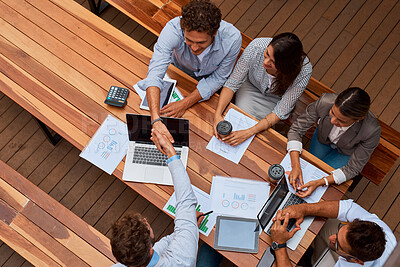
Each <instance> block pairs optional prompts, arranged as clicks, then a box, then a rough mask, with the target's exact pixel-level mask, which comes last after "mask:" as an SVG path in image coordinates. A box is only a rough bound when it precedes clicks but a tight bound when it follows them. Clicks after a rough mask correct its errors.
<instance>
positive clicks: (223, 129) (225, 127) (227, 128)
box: [217, 121, 232, 137]
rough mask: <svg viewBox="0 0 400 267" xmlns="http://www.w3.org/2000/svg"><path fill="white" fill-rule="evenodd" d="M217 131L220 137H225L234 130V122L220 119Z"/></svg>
mask: <svg viewBox="0 0 400 267" xmlns="http://www.w3.org/2000/svg"><path fill="white" fill-rule="evenodd" d="M217 132H218V134H219V136H220V137H225V136H227V135H228V134H230V133H231V132H232V124H231V123H230V122H229V121H220V122H219V123H218V124H217Z"/></svg>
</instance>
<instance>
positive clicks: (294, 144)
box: [287, 140, 303, 154]
mask: <svg viewBox="0 0 400 267" xmlns="http://www.w3.org/2000/svg"><path fill="white" fill-rule="evenodd" d="M287 151H288V153H290V152H291V151H299V152H300V154H301V152H303V144H302V143H301V142H299V141H296V140H291V141H289V142H288V143H287Z"/></svg>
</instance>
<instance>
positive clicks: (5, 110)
mask: <svg viewBox="0 0 400 267" xmlns="http://www.w3.org/2000/svg"><path fill="white" fill-rule="evenodd" d="M75 1H77V2H79V3H80V4H82V5H83V6H85V7H87V8H88V7H89V5H88V3H87V1H86V0H75ZM214 2H215V3H217V5H218V6H219V7H220V8H221V10H222V13H223V17H224V19H225V20H227V21H229V22H231V23H233V24H234V25H235V26H236V27H237V28H238V29H239V30H241V31H242V32H244V33H245V34H247V35H249V36H250V37H252V38H255V37H259V36H273V35H274V34H276V33H280V32H284V31H293V32H295V33H296V34H297V35H298V36H299V37H300V39H301V40H302V42H303V45H304V48H305V51H306V52H307V54H308V56H309V57H310V59H311V62H312V64H313V77H315V78H316V79H318V80H320V81H322V82H323V83H324V84H326V85H328V86H330V87H331V88H333V89H334V90H335V91H337V92H339V91H342V90H344V89H346V88H347V87H349V86H359V87H361V88H364V89H365V90H366V91H367V92H368V93H369V94H370V95H371V98H372V99H373V103H372V111H373V112H374V113H375V115H376V116H378V117H379V118H380V119H382V120H383V121H385V122H386V123H388V124H389V125H391V126H392V127H393V128H395V129H396V130H398V131H400V116H399V113H400V105H399V99H400V90H399V84H400V67H399V64H400V49H399V43H400V42H399V41H400V24H399V21H400V16H399V15H398V14H399V13H400V1H397V0H383V1H378V0H351V1H350V0H324V1H317V0H304V1H301V0H288V1H283V0H214ZM101 17H102V18H103V19H105V20H106V21H108V22H110V23H111V24H112V25H114V26H115V27H117V28H119V29H120V30H121V31H123V32H124V33H126V34H127V35H129V36H131V37H132V38H134V39H135V40H137V41H139V42H141V43H142V44H144V45H145V46H147V47H149V48H152V46H153V45H154V43H155V41H156V37H155V36H154V35H153V34H152V33H150V32H148V31H147V30H145V29H144V28H143V27H141V26H140V25H138V24H137V23H135V22H134V21H132V20H130V19H129V18H128V17H126V16H125V15H124V14H122V13H120V12H118V11H117V10H116V9H114V8H112V7H110V8H108V9H107V10H106V11H105V12H104V13H103V14H102V16H101ZM0 159H1V160H3V161H5V162H7V164H9V165H10V166H11V167H13V168H14V169H16V170H17V171H18V172H20V173H21V174H22V175H24V176H25V177H27V178H28V179H30V180H31V181H32V182H33V183H35V184H37V185H38V186H39V187H40V188H42V189H43V190H44V191H46V192H47V193H49V194H50V195H51V196H52V197H54V198H55V199H56V200H58V201H60V202H61V203H62V204H63V205H65V206H66V207H67V208H69V209H71V210H72V211H73V212H74V213H76V214H77V215H79V216H80V217H82V218H83V219H84V220H85V221H86V222H88V223H90V224H91V225H93V226H94V227H95V228H97V229H98V230H99V231H100V232H102V233H104V234H106V235H107V236H109V234H110V232H109V229H110V224H111V223H112V222H113V221H114V220H115V219H116V218H118V217H120V216H122V214H123V213H124V212H126V211H127V210H133V211H136V212H141V213H142V214H143V215H144V216H146V217H147V219H148V221H149V222H150V223H151V225H152V227H153V229H154V230H155V236H156V238H160V237H162V236H164V235H165V234H167V233H170V232H171V231H173V221H172V220H171V219H170V218H169V217H168V216H167V215H165V214H164V213H163V212H161V211H160V210H158V209H157V208H156V207H155V206H153V205H151V204H150V203H149V202H148V201H146V200H145V199H144V198H143V197H141V196H140V195H138V194H137V193H136V192H134V191H133V190H132V189H130V188H128V187H126V186H125V185H124V184H123V183H122V182H121V181H120V180H119V179H116V178H115V177H113V176H109V175H107V174H105V173H104V172H102V171H101V170H99V169H98V168H96V167H95V166H93V165H91V164H89V163H88V162H86V161H85V160H83V159H81V158H80V157H79V151H78V150H77V149H76V148H74V147H73V146H72V145H71V144H69V143H68V142H66V141H62V142H61V143H59V144H58V145H57V146H56V147H53V146H52V145H51V144H50V143H49V142H48V141H47V140H46V137H45V136H44V134H43V133H42V131H41V130H40V129H39V127H38V125H37V123H36V121H35V119H34V118H33V117H32V116H31V115H30V114H29V113H28V112H26V111H25V110H23V109H22V108H21V107H19V106H18V105H17V104H15V103H14V102H13V101H12V100H10V99H9V98H8V97H7V96H5V95H3V94H2V93H1V92H0ZM399 176H400V170H398V169H395V170H393V173H391V174H390V175H388V177H386V178H385V180H384V181H383V183H382V184H381V185H380V186H376V185H374V184H372V183H369V182H368V181H367V180H366V179H363V180H362V181H361V182H360V184H359V185H358V187H357V188H356V189H355V190H354V192H352V193H348V194H347V195H346V196H347V197H349V198H353V199H355V200H356V201H357V203H359V204H360V205H362V206H363V207H364V208H366V209H368V210H370V211H371V212H373V213H376V214H377V215H378V216H379V217H381V218H383V220H384V221H385V222H386V223H387V224H388V225H389V226H390V227H391V229H392V230H393V231H394V232H395V235H396V237H397V239H399V238H400V223H399V222H400V213H399V210H400V196H399V188H400V177H399ZM224 265H226V266H229V265H230V264H229V263H227V262H226V263H225V264H224ZM0 266H30V264H29V263H28V262H26V261H25V260H24V259H23V258H22V257H20V256H19V255H18V254H17V253H15V252H13V251H12V250H11V249H10V248H9V247H8V246H6V245H5V244H3V243H2V242H1V241H0Z"/></svg>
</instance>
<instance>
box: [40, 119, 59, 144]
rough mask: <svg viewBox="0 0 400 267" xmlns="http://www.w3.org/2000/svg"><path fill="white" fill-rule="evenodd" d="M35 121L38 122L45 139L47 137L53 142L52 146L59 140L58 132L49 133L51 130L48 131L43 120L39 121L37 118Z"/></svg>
mask: <svg viewBox="0 0 400 267" xmlns="http://www.w3.org/2000/svg"><path fill="white" fill-rule="evenodd" d="M35 119H36V118H35ZM36 121H37V122H38V123H39V126H40V128H41V129H42V130H43V132H44V134H45V135H46V137H47V139H49V141H50V142H51V143H52V144H53V146H55V145H57V144H58V142H60V141H61V139H62V137H61V136H60V135H59V134H58V133H55V134H54V135H53V134H51V132H50V130H49V128H48V127H47V125H46V124H44V123H43V122H41V121H40V120H38V119H36Z"/></svg>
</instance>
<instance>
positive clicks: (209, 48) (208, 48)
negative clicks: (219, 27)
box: [197, 44, 212, 64]
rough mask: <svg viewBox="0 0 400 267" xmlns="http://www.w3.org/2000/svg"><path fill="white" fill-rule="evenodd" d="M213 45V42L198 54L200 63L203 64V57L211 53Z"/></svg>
mask: <svg viewBox="0 0 400 267" xmlns="http://www.w3.org/2000/svg"><path fill="white" fill-rule="evenodd" d="M211 45H212V44H210V45H209V46H207V48H206V49H204V51H203V52H202V53H201V54H200V55H198V56H197V58H198V60H199V63H200V64H201V62H202V61H203V58H204V57H205V56H206V55H207V54H209V53H210V50H211Z"/></svg>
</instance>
